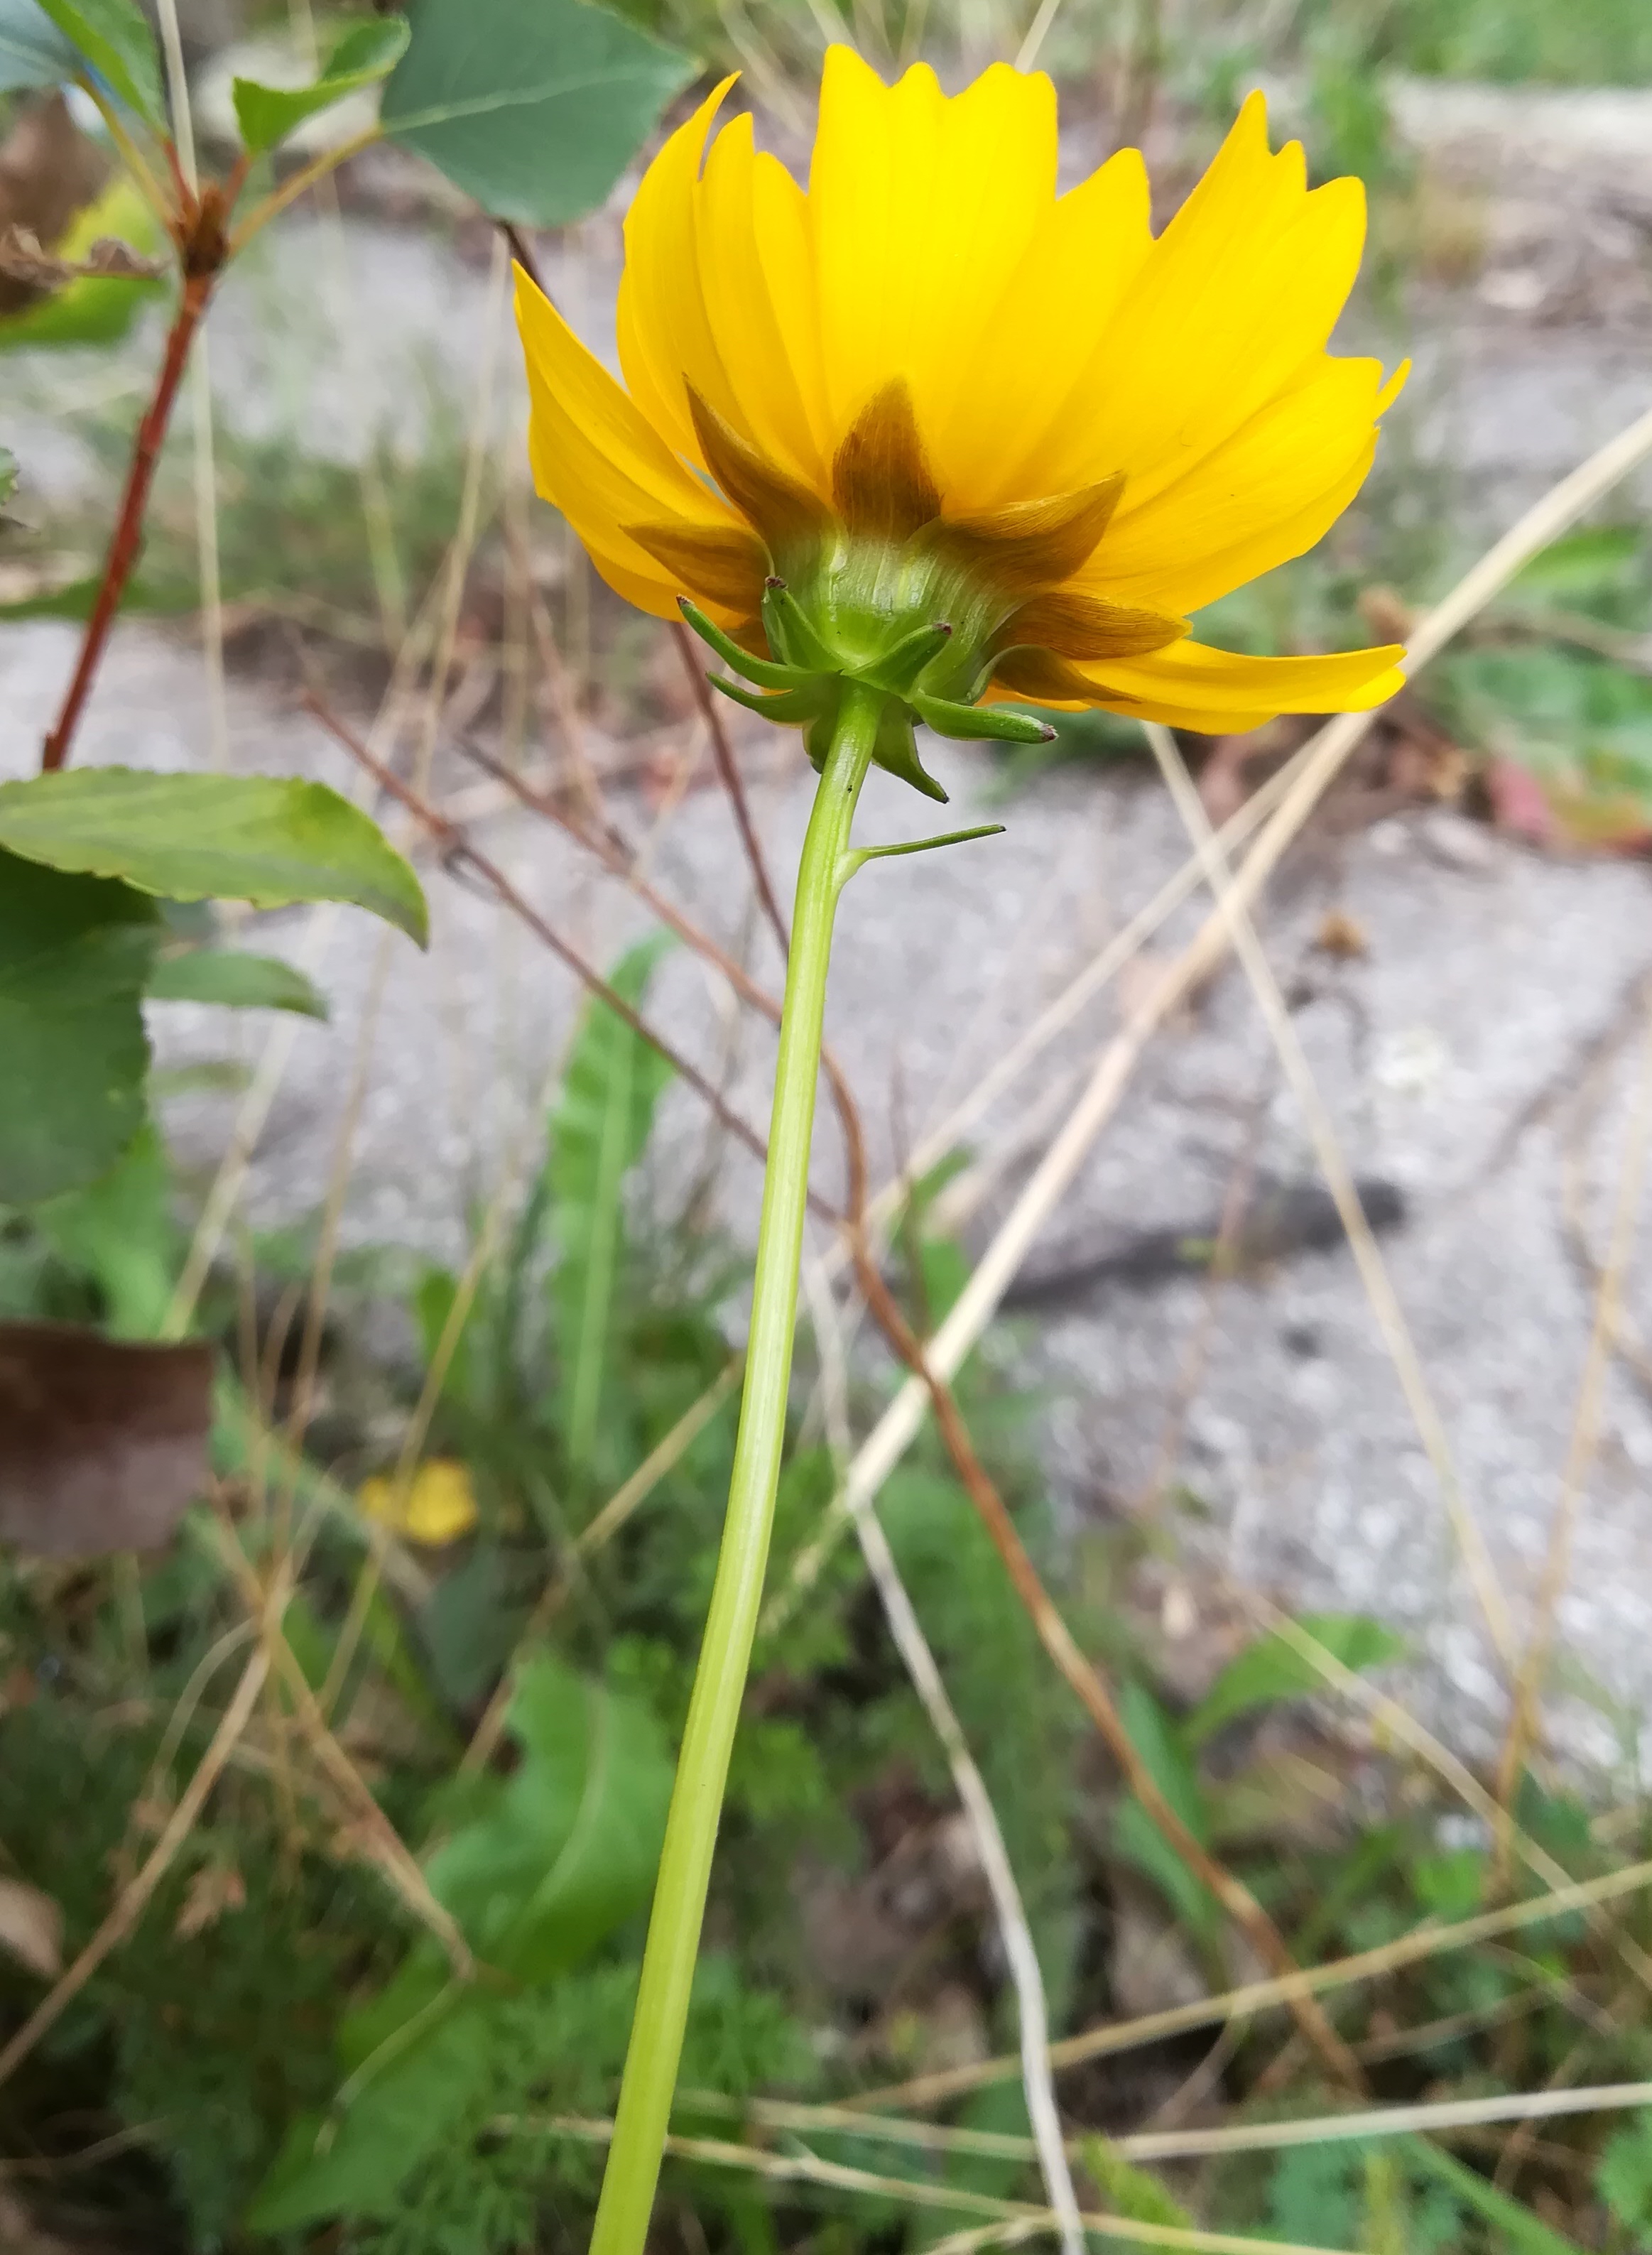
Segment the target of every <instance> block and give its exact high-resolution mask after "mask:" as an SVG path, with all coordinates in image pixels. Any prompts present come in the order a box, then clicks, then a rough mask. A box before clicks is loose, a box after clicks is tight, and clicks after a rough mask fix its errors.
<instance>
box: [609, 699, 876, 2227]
mask: <svg viewBox="0 0 1652 2255" xmlns="http://www.w3.org/2000/svg"><path fill="white" fill-rule="evenodd" d="M883 702H884V699H883V697H882V693H881V692H878V691H876V690H873V689H868V688H866V687H864V686H862V685H860V684H857V683H853V682H851V683H847V684H846V685H845V688H844V692H843V697H842V702H841V705H840V708H839V717H838V725H837V730H836V734H835V735H834V737H833V745H832V749H831V752H830V754H829V755H828V757H827V759H826V764H825V767H824V769H823V770H822V773H821V776H820V783H819V790H818V791H817V792H816V795H815V802H814V811H813V812H812V814H811V816H810V818H809V830H808V835H807V837H806V838H805V839H804V845H803V860H802V862H801V864H800V866H799V868H798V896H797V904H796V908H795V910H794V912H793V921H792V929H791V958H790V960H789V961H788V963H787V966H786V993H785V1004H784V1009H783V1010H782V1012H781V1018H780V1054H779V1058H778V1061H777V1064H776V1067H775V1096H774V1112H773V1116H772V1118H771V1120H770V1129H769V1163H768V1168H767V1170H766V1172H765V1174H764V1177H763V1219H762V1223H761V1225H760V1226H759V1229H758V1233H757V1261H756V1274H755V1275H754V1278H753V1284H752V1301H751V1331H750V1340H749V1345H748V1348H747V1352H746V1384H745V1392H744V1394H743V1395H742V1399H741V1406H740V1433H739V1437H738V1438H737V1440H736V1441H735V1467H734V1476H733V1479H732V1480H731V1482H730V1484H729V1490H728V1514H727V1516H726V1518H725V1520H724V1521H723V1539H722V1549H721V1553H720V1554H719V1556H718V1560H717V1579H716V1584H715V1585H714V1589H713V1591H712V1598H711V1610H710V1612H709V1614H708V1615H707V1617H706V1636H705V1641H704V1643H703V1644H702V1645H701V1647H700V1654H699V1668H698V1670H697V1671H696V1674H695V1676H694V1690H693V1696H692V1699H691V1700H690V1702H689V1708H688V1723H687V1726H686V1728H685V1731H684V1732H683V1750H682V1753H681V1755H680V1757H679V1759H678V1765H677V1782H676V1785H675V1787H674V1788H673V1790H672V1794H671V1815H670V1817H669V1818H668V1820H667V1822H666V1826H665V1848H664V1854H663V1855H662V1857H661V1858H660V1871H659V1881H658V1884H657V1886H656V1888H655V1892H654V1908H653V1913H652V1914H651V1916H650V1921H649V1929H648V1947H647V1949H646V1950H645V1951H644V1953H643V1980H642V1986H641V1988H640V1990H639V1991H638V1993H637V1999H636V2018H635V2020H633V2021H632V2023H631V2041H630V2048H629V2051H628V2053H627V2055H626V2060H625V2077H624V2081H623V2083H622V2085H621V2088H620V2103H619V2108H618V2111H617V2113H616V2114H615V2122H614V2141H613V2144H612V2145H611V2146H610V2147H609V2150H608V2168H607V2172H606V2174H604V2177H603V2180H602V2197H601V2202H600V2204H599V2206H598V2209H597V2214H596V2229H595V2231H594V2234H593V2236H592V2239H591V2255H641V2251H642V2248H643V2242H644V2240H645V2239H646V2237H647V2236H648V2226H649V2218H650V2214H651V2212H652V2209H653V2205H654V2188H655V2186H656V2184H657V2181H658V2178H659V2168H660V2157H661V2155H662V2153H664V2147H665V2133H666V2130H667V2127H668V2125H669V2124H670V2121H671V2098H672V2095H673V2092H674V2091H675V2089H676V2085H677V2063H678V2055H679V2054H680V2053H681V2050H682V2047H683V2029H684V2026H685V2022H686V2020H687V2018H688V1999H689V1992H690V1990H691V1988H692V1985H693V1978H694V1960H695V1957H696V1956H697V1955H698V1953H699V1929H700V1922H701V1921H702V1919H703V1917H704V1915H705V1909H706V1887H707V1885H708V1884H709V1881H710V1878H711V1863H712V1853H713V1851H714V1848H715V1846H716V1844H717V1824H718V1819H719V1817H720V1816H721V1811H722V1802H723V1788H724V1784H725V1782H726V1781H727V1779H728V1757H729V1753H730V1751H731V1749H732V1747H733V1746H734V1741H735V1725H737V1723H738V1722H739V1719H740V1706H741V1701H742V1697H744V1694H745V1689H746V1672H747V1669H748V1668H749V1665H750V1661H751V1646H752V1639H753V1637H754V1636H755V1635H756V1627H757V1608H758V1605H759V1603H760V1601H761V1599H762V1597H763V1570H764V1568H765V1566H766V1564H767V1563H768V1557H769V1536H770V1529H771V1528H772V1527H773V1524H774V1507H775V1491H776V1489H777V1486H778V1485H779V1479H780V1457H781V1451H782V1448H783V1445H784V1440H785V1429H786V1396H787V1391H788V1388H789V1387H790V1384H791V1339H792V1331H793V1328H794V1326H795V1324H796V1321H797V1313H798V1262H799V1261H800V1260H801V1258H802V1254H803V1220H804V1213H805V1205H806V1199H807V1192H808V1184H809V1144H810V1138H811V1135H812V1131H813V1127H814V1098H815V1082H816V1079H817V1078H818V1076H819V1066H820V1029H821V1025H822V1022H823V1020H824V1017H825V1014H826V966H827V962H828V960H829V959H830V956H831V952H832V925H833V918H834V917H835V916H836V914H837V905H838V896H839V894H840V892H841V891H842V889H843V887H844V885H845V884H846V882H847V880H848V878H849V877H850V876H851V875H852V874H853V872H854V866H855V864H854V858H853V856H852V855H851V854H850V853H849V830H850V825H852V823H853V822H854V808H855V802H856V801H857V800H858V798H859V797H860V795H861V784H862V783H864V782H865V780H866V772H867V769H868V766H869V765H870V764H871V759H872V748H873V744H874V742H875V739H876V735H877V726H878V719H879V715H880V713H881V711H882V706H883Z"/></svg>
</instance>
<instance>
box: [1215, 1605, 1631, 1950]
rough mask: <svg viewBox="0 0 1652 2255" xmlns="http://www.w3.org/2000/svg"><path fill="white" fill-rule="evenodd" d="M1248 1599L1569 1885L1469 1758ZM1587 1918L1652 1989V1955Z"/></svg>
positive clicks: (1520, 1847)
mask: <svg viewBox="0 0 1652 2255" xmlns="http://www.w3.org/2000/svg"><path fill="white" fill-rule="evenodd" d="M1251 1604H1252V1606H1253V1609H1254V1610H1255V1612H1256V1613H1257V1614H1258V1615H1259V1616H1260V1617H1261V1618H1262V1619H1263V1620H1264V1621H1265V1622H1266V1624H1267V1626H1268V1627H1269V1630H1270V1631H1271V1632H1272V1633H1273V1634H1274V1635H1275V1636H1276V1637H1278V1638H1279V1640H1280V1641H1281V1642H1282V1643H1283V1644H1288V1645H1289V1646H1290V1648H1291V1650H1292V1651H1293V1652H1295V1653H1297V1654H1298V1655H1299V1656H1300V1657H1301V1658H1302V1659H1304V1660H1305V1661H1307V1663H1308V1665H1309V1666H1310V1667H1311V1668H1313V1669H1315V1670H1316V1671H1317V1672H1318V1675H1321V1676H1322V1677H1323V1678H1324V1679H1325V1682H1326V1683H1327V1684H1329V1685H1331V1686H1332V1687H1333V1688H1334V1689H1337V1690H1339V1691H1340V1692H1343V1693H1345V1694H1346V1697H1349V1698H1350V1699H1353V1700H1354V1701H1355V1702H1356V1703H1357V1704H1359V1705H1360V1706H1361V1707H1363V1708H1364V1709H1365V1711H1366V1712H1367V1714H1368V1715H1369V1716H1370V1717H1371V1718H1372V1720H1373V1721H1374V1723H1375V1724H1376V1725H1378V1727H1379V1728H1380V1729H1381V1730H1384V1731H1387V1732H1388V1733H1389V1734H1390V1735H1391V1736H1392V1737H1393V1738H1395V1739H1397V1740H1398V1741H1399V1743H1400V1744H1401V1745H1402V1746H1409V1748H1410V1749H1411V1751H1412V1753H1415V1754H1417V1755H1418V1756H1420V1758H1421V1759H1422V1760H1424V1761H1425V1762H1426V1763H1427V1764H1428V1766H1429V1767H1430V1768H1431V1770H1433V1771H1434V1773H1435V1774H1436V1775H1437V1776H1438V1777H1439V1778H1441V1779H1442V1780H1443V1781H1445V1784H1447V1785H1448V1786H1450V1788H1452V1792H1453V1793H1455V1794H1456V1795H1457V1796H1458V1798H1459V1800H1460V1801H1461V1802H1462V1803H1463V1805H1464V1807H1465V1808H1466V1809H1472V1810H1473V1813H1474V1815H1475V1816H1478V1817H1479V1818H1480V1821H1481V1823H1483V1824H1484V1825H1485V1826H1486V1828H1487V1832H1488V1833H1491V1834H1493V1835H1495V1834H1496V1832H1497V1831H1498V1829H1499V1827H1500V1826H1502V1825H1507V1827H1508V1839H1509V1844H1510V1845H1511V1847H1512V1849H1513V1851H1514V1852H1515V1855H1516V1856H1518V1857H1519V1858H1520V1860H1521V1861H1522V1863H1523V1864H1524V1865H1526V1866H1527V1867H1528V1869H1529V1870H1530V1871H1532V1872H1535V1873H1536V1876H1537V1877H1538V1878H1539V1879H1541V1880H1542V1881H1543V1884H1544V1886H1550V1887H1565V1886H1571V1872H1568V1871H1567V1870H1566V1869H1565V1867H1564V1865H1562V1864H1560V1863H1559V1862H1557V1859H1556V1858H1554V1857H1553V1856H1551V1855H1550V1853H1549V1851H1548V1850H1547V1849H1546V1848H1545V1847H1543V1845H1542V1844H1541V1843H1540V1842H1538V1841H1536V1840H1534V1839H1533V1838H1532V1837H1531V1836H1530V1834H1529V1833H1528V1832H1526V1831H1525V1830H1523V1829H1522V1827H1521V1826H1520V1825H1518V1824H1515V1823H1513V1821H1512V1819H1511V1818H1509V1817H1508V1815H1507V1812H1506V1811H1504V1810H1503V1809H1501V1808H1500V1807H1499V1805H1498V1802H1497V1801H1496V1799H1495V1798H1494V1795H1491V1794H1489V1793H1488V1792H1487V1790H1486V1788H1485V1787H1484V1786H1483V1785H1482V1784H1481V1783H1480V1780H1479V1779H1478V1778H1477V1777H1476V1776H1475V1774H1474V1773H1473V1770H1472V1769H1470V1768H1469V1767H1468V1765H1467V1763H1466V1762H1465V1761H1462V1760H1459V1757H1458V1756H1457V1755H1456V1754H1454V1753H1452V1751H1451V1749H1450V1747H1449V1746H1442V1745H1441V1743H1440V1741H1439V1740H1438V1739H1437V1738H1436V1737H1435V1736H1434V1734H1433V1732H1431V1731H1430V1730H1429V1729H1427V1728H1426V1726H1425V1725H1423V1724H1422V1723H1419V1722H1418V1721H1417V1718H1416V1716H1415V1715H1413V1714H1412V1713H1411V1711H1410V1710H1409V1708H1408V1707H1405V1706H1403V1705H1402V1704H1401V1703H1400V1701H1399V1700H1397V1699H1393V1698H1390V1697H1389V1696H1388V1693H1387V1692H1386V1691H1381V1690H1379V1689H1377V1687H1376V1685H1375V1684H1374V1683H1372V1682H1368V1681H1367V1678H1366V1677H1365V1676H1363V1675H1357V1674H1356V1673H1355V1672H1354V1670H1353V1668H1349V1667H1346V1666H1345V1664H1344V1663H1343V1662H1342V1661H1340V1660H1339V1659H1338V1657H1337V1655H1336V1654H1335V1653H1333V1652H1331V1651H1329V1650H1328V1649H1327V1648H1326V1647H1325V1646H1324V1645H1323V1644H1321V1643H1320V1641H1319V1640H1318V1637H1316V1636H1313V1635H1311V1633H1309V1631H1308V1630H1306V1629H1305V1628H1304V1626H1302V1623H1301V1622H1300V1621H1298V1620H1293V1619H1292V1618H1291V1617H1290V1614H1289V1613H1287V1612H1282V1611H1281V1610H1280V1608H1279V1607H1278V1606H1277V1605H1269V1603H1268V1602H1267V1601H1266V1600H1265V1599H1261V1598H1258V1599H1253V1600H1251ZM1589 1923H1590V1925H1591V1926H1592V1927H1593V1928H1595V1929H1596V1930H1597V1931H1598V1932H1599V1933H1601V1934H1602V1935H1605V1936H1606V1939H1607V1940H1608V1941H1609V1942H1611V1943H1612V1945H1613V1948H1614V1949H1616V1950H1617V1952H1618V1955H1619V1956H1620V1957H1621V1958H1622V1960H1623V1962H1624V1963H1625V1964H1626V1965H1627V1967H1628V1968H1629V1970H1631V1971H1632V1972H1633V1973H1634V1976H1635V1978H1636V1979H1637V1980H1639V1981H1641V1983H1642V1984H1643V1985H1645V1986H1646V1987H1648V1989H1652V1957H1649V1956H1648V1954H1647V1952H1646V1951H1645V1950H1644V1949H1641V1945H1640V1943H1639V1942H1636V1941H1635V1939H1634V1936H1633V1935H1628V1934H1625V1933H1624V1932H1623V1931H1622V1930H1621V1929H1620V1928H1619V1927H1617V1926H1616V1925H1615V1924H1614V1923H1613V1921H1611V1920H1610V1919H1608V1918H1607V1917H1606V1915H1605V1914H1603V1913H1602V1912H1599V1911H1592V1912H1591V1913H1590V1914H1589Z"/></svg>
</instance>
